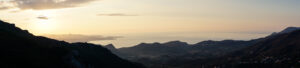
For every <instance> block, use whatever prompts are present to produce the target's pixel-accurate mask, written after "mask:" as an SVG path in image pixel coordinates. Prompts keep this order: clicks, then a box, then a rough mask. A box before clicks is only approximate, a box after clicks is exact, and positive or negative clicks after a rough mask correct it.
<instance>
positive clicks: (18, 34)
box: [0, 21, 144, 68]
mask: <svg viewBox="0 0 300 68" xmlns="http://www.w3.org/2000/svg"><path fill="white" fill-rule="evenodd" d="M0 47H1V48H0V54H1V55H0V68H144V67H143V66H142V65H141V64H138V63H133V62H129V61H127V60H123V59H121V58H119V57H118V56H116V55H114V54H112V53H111V52H110V51H109V50H108V49H106V48H104V47H102V46H98V45H94V44H89V43H72V44H71V43H67V42H64V41H58V40H54V39H49V38H46V37H40V36H34V35H32V34H30V33H29V32H28V31H26V30H21V29H20V28H17V27H15V25H14V24H9V23H6V22H3V21H0Z"/></svg>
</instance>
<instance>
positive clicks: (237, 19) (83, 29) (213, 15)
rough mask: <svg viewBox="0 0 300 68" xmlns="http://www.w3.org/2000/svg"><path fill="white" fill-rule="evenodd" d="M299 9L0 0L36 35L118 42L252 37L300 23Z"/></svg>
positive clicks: (259, 4) (292, 3)
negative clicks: (66, 36) (67, 36)
mask: <svg viewBox="0 0 300 68" xmlns="http://www.w3.org/2000/svg"><path fill="white" fill-rule="evenodd" d="M299 12H300V0H0V19H1V20H4V21H7V22H10V23H14V24H16V25H17V26H18V27H21V28H22V29H26V30H29V31H30V32H31V33H33V34H35V35H51V36H55V35H57V36H59V35H60V36H62V35H63V36H65V35H74V36H76V37H78V36H82V37H85V38H86V39H87V38H93V39H92V40H87V41H86V42H93V43H97V44H109V43H113V44H115V45H116V47H127V46H133V45H136V44H139V43H141V42H149V43H151V42H167V41H172V40H181V41H185V42H189V43H190V44H194V43H197V42H200V41H203V40H224V39H236V40H250V39H255V38H259V37H264V36H266V35H269V34H271V33H272V32H278V31H280V30H283V29H284V28H286V27H289V26H296V27H299V26H300V13H299ZM94 36H95V37H94ZM69 37H73V36H69ZM82 37H80V38H82ZM98 37H99V38H98ZM99 40H100V41H99Z"/></svg>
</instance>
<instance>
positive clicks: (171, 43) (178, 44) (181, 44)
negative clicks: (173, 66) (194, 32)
mask: <svg viewBox="0 0 300 68" xmlns="http://www.w3.org/2000/svg"><path fill="white" fill-rule="evenodd" d="M164 45H166V46H186V45H189V44H188V43H186V42H181V41H179V40H176V41H170V42H166V43H164Z"/></svg>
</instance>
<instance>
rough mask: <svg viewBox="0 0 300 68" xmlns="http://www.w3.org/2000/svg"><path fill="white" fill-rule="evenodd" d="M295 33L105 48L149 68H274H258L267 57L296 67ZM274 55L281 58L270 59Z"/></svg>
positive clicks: (296, 29)
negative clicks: (242, 38)
mask: <svg viewBox="0 0 300 68" xmlns="http://www.w3.org/2000/svg"><path fill="white" fill-rule="evenodd" d="M299 30H300V28H299V27H288V28H286V29H284V30H283V31H281V32H278V33H273V34H272V35H270V36H267V37H264V38H259V39H253V40H249V41H242V40H223V41H213V40H208V41H203V42H199V43H197V44H187V43H186V42H181V41H170V42H167V43H141V44H139V45H136V46H133V47H125V48H119V49H116V48H114V46H113V45H109V46H106V47H107V48H108V49H110V50H111V51H113V53H115V54H117V55H118V56H120V57H122V58H125V59H128V60H131V61H134V62H139V63H142V64H144V65H146V66H147V67H149V68H201V67H208V68H214V66H218V67H221V68H223V67H224V68H226V67H228V68H246V67H249V66H250V68H261V67H262V68H265V67H267V68H268V67H271V68H274V67H273V66H277V65H274V64H273V65H262V64H263V63H267V62H266V61H265V60H266V59H270V58H272V60H273V61H272V62H273V63H275V61H276V62H277V63H281V62H291V63H293V64H290V65H289V63H287V64H283V65H288V66H289V67H292V66H294V67H295V66H297V65H295V64H298V65H299V63H300V59H299V58H296V57H298V56H299V55H300V54H299V53H300V52H299V51H300V47H299V46H300V44H298V42H300V39H299V36H300V34H298V32H300V31H299ZM275 56H281V57H280V59H278V57H276V59H274V58H275ZM241 57H242V58H241ZM233 58H234V59H233ZM216 59H217V60H216ZM224 59H228V60H224ZM287 59H290V60H287ZM220 61H222V62H220ZM258 61H259V62H263V63H257V64H258V65H261V66H255V64H254V66H253V65H252V66H251V64H249V65H248V64H247V65H241V63H254V62H258ZM228 63H231V64H228ZM270 64H271V63H270ZM222 65H223V67H222ZM230 65H232V66H230ZM238 66H240V67H238ZM264 66H265V67H264ZM277 67H278V66H277ZM285 67H286V66H282V67H279V68H285Z"/></svg>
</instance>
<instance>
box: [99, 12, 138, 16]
mask: <svg viewBox="0 0 300 68" xmlns="http://www.w3.org/2000/svg"><path fill="white" fill-rule="evenodd" d="M97 15H98V16H138V15H134V14H124V13H110V14H97Z"/></svg>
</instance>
